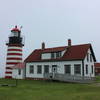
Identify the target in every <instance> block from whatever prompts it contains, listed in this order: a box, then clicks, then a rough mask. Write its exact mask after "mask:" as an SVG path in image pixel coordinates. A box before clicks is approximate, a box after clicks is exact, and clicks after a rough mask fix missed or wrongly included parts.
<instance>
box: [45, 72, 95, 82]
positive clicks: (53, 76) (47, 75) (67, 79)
mask: <svg viewBox="0 0 100 100" xmlns="http://www.w3.org/2000/svg"><path fill="white" fill-rule="evenodd" d="M44 78H45V79H48V80H57V81H63V82H76V83H92V82H93V81H94V80H95V77H86V76H77V75H68V74H59V73H55V74H54V73H44Z"/></svg>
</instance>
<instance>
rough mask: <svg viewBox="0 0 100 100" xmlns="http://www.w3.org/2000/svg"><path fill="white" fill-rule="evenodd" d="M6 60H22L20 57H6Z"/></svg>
mask: <svg viewBox="0 0 100 100" xmlns="http://www.w3.org/2000/svg"><path fill="white" fill-rule="evenodd" d="M7 60H22V58H12V57H11V58H7Z"/></svg>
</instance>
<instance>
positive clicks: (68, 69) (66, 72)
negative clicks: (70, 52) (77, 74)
mask: <svg viewBox="0 0 100 100" xmlns="http://www.w3.org/2000/svg"><path fill="white" fill-rule="evenodd" d="M64 66H65V74H70V73H71V65H64Z"/></svg>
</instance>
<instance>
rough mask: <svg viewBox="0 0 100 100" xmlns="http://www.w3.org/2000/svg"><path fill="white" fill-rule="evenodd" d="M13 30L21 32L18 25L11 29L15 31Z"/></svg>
mask: <svg viewBox="0 0 100 100" xmlns="http://www.w3.org/2000/svg"><path fill="white" fill-rule="evenodd" d="M13 31H15V32H20V29H18V28H17V26H15V28H13V29H12V30H11V32H13Z"/></svg>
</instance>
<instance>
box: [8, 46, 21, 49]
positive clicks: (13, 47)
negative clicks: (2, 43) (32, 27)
mask: <svg viewBox="0 0 100 100" xmlns="http://www.w3.org/2000/svg"><path fill="white" fill-rule="evenodd" d="M8 49H22V47H16V46H12V47H8Z"/></svg>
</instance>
